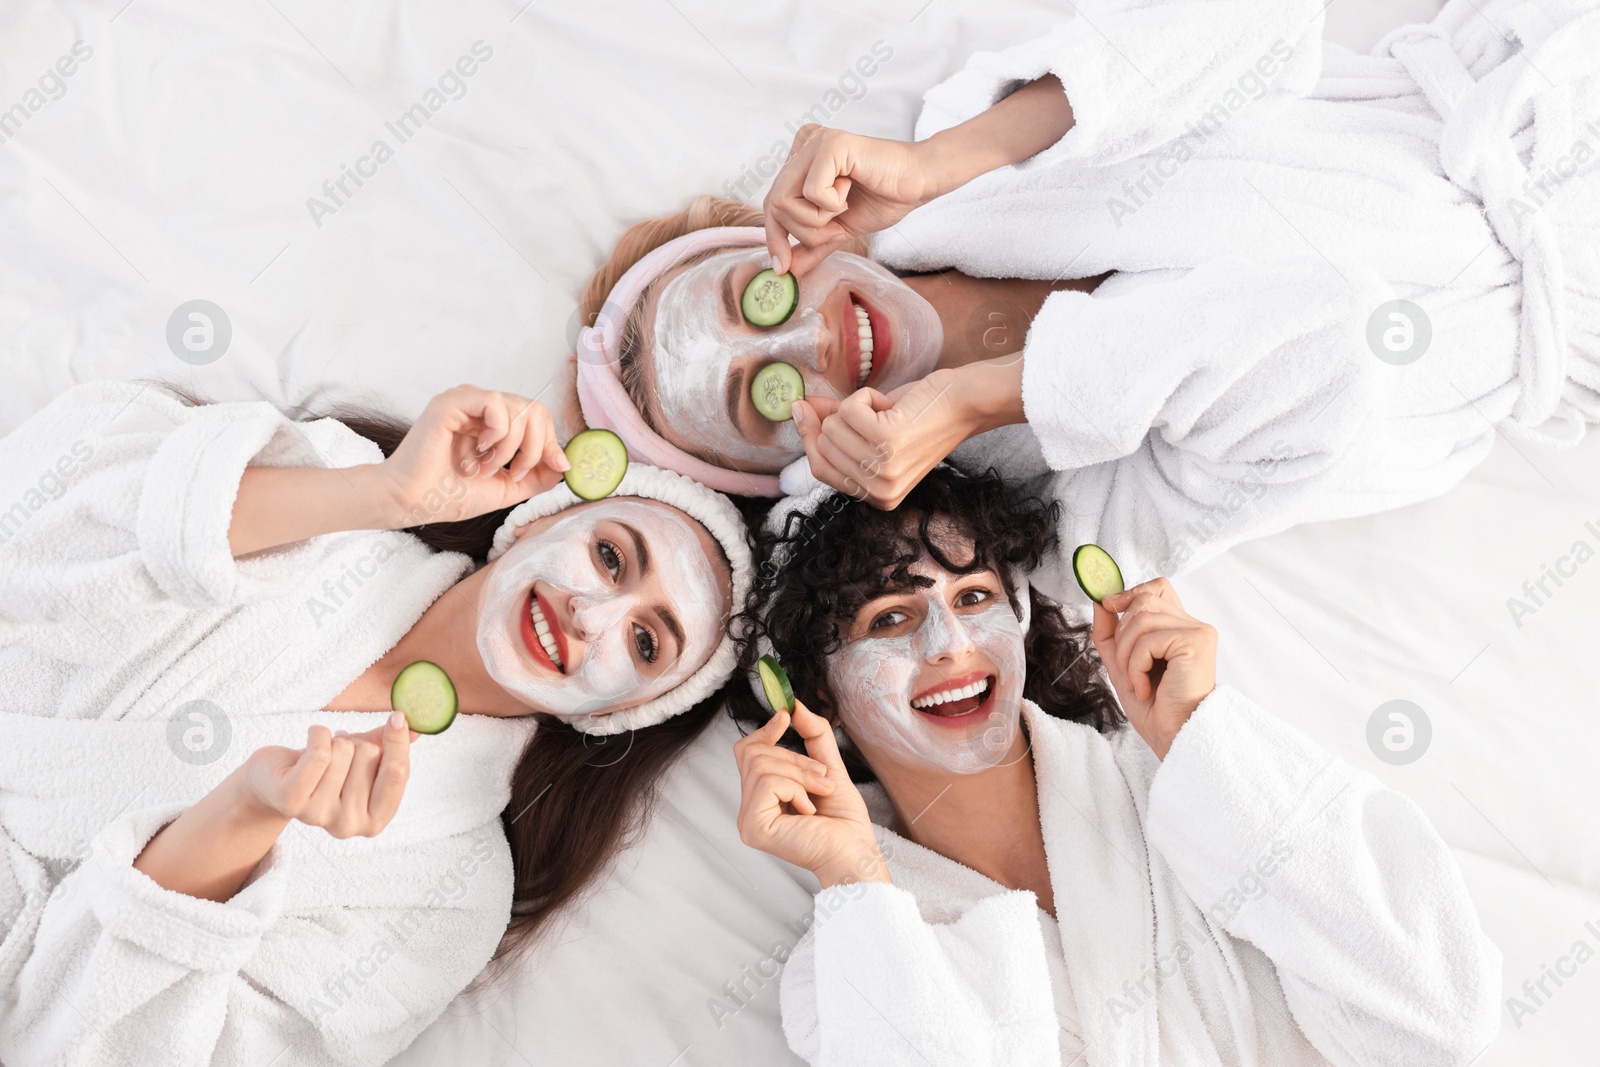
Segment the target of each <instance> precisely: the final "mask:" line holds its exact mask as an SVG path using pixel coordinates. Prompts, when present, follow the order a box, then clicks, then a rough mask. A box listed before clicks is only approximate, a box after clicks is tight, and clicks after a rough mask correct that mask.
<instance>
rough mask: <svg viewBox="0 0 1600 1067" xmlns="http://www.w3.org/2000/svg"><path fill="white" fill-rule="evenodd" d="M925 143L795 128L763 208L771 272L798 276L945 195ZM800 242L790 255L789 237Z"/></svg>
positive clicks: (811, 128)
mask: <svg viewBox="0 0 1600 1067" xmlns="http://www.w3.org/2000/svg"><path fill="white" fill-rule="evenodd" d="M929 163H930V161H929V158H928V142H926V141H912V142H907V141H888V140H882V139H880V138H877V137H863V136H862V135H861V134H857V133H847V132H845V131H844V130H833V129H827V128H825V127H822V126H817V125H806V126H802V127H800V131H799V132H798V133H796V134H795V136H794V144H793V145H792V146H791V147H790V148H789V158H788V160H787V161H786V162H785V163H784V165H783V169H782V170H780V171H778V176H777V177H776V178H774V179H773V180H772V188H771V189H769V190H768V191H767V198H766V201H765V202H764V203H763V204H762V205H761V210H762V213H763V214H764V215H765V216H766V227H767V250H768V251H770V252H771V253H772V258H773V261H774V266H773V268H772V269H773V270H775V271H777V272H778V273H779V274H782V273H784V272H785V271H792V272H793V273H794V274H796V275H801V274H804V273H805V272H806V271H808V270H810V269H811V268H812V267H814V266H816V265H817V264H818V263H820V262H822V260H823V259H825V258H826V257H827V256H828V254H829V253H831V252H833V251H834V250H835V249H837V248H838V247H839V246H840V245H842V244H844V243H845V242H846V241H849V240H851V239H852V238H855V237H862V236H865V235H866V234H869V233H876V232H878V231H879V230H883V229H887V228H889V227H890V226H893V225H894V224H895V223H897V222H899V221H900V220H901V219H903V218H905V217H906V215H907V214H909V213H910V212H911V210H912V209H913V208H917V207H920V206H921V205H923V204H926V203H927V202H928V201H929V200H932V199H933V198H934V197H935V196H938V195H939V194H940V193H941V192H943V189H942V187H941V183H940V179H939V177H938V175H936V174H934V173H933V172H932V171H931V169H930V166H929ZM790 237H794V238H795V240H797V241H799V242H800V245H799V247H797V248H793V249H791V248H790V246H789V238H790Z"/></svg>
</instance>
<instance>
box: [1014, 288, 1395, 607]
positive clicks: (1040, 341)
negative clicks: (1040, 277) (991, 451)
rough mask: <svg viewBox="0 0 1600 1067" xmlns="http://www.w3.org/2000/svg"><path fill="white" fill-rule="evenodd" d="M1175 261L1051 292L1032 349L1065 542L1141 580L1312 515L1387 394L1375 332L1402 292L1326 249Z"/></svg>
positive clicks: (1029, 356) (1029, 388)
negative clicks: (1093, 546) (1374, 314)
mask: <svg viewBox="0 0 1600 1067" xmlns="http://www.w3.org/2000/svg"><path fill="white" fill-rule="evenodd" d="M1170 274H1171V277H1163V278H1160V279H1158V280H1154V281H1150V280H1146V281H1144V282H1143V283H1142V284H1139V285H1137V286H1129V287H1122V288H1120V289H1119V294H1118V295H1114V296H1097V295H1094V294H1089V293H1083V292H1078V291H1066V292H1058V293H1054V294H1052V295H1051V296H1050V297H1049V298H1048V299H1047V300H1046V301H1045V303H1044V306H1043V308H1042V309H1041V310H1040V313H1039V315H1038V316H1037V317H1036V318H1035V320H1034V322H1033V325H1032V327H1031V328H1030V330H1029V333H1028V337H1027V341H1026V345H1025V348H1024V352H1023V361H1024V362H1023V374H1022V398H1023V408H1024V411H1025V414H1026V416H1027V422H1028V426H1029V428H1030V429H1031V430H1032V431H1033V434H1034V436H1035V437H1036V438H1037V440H1038V443H1039V447H1040V450H1041V452H1042V454H1043V457H1044V460H1045V461H1046V462H1047V463H1048V464H1049V466H1050V467H1051V468H1053V469H1054V470H1055V471H1056V472H1058V474H1057V475H1056V476H1054V479H1053V484H1052V487H1051V492H1052V494H1053V495H1054V496H1055V497H1056V498H1057V499H1059V500H1061V501H1062V503H1063V505H1064V507H1065V514H1064V524H1065V526H1066V529H1064V531H1063V534H1064V540H1063V544H1077V543H1079V542H1081V541H1095V542H1096V543H1099V544H1101V545H1103V546H1104V547H1105V548H1106V549H1107V550H1108V551H1110V552H1111V553H1112V554H1113V555H1114V556H1116V557H1117V558H1118V559H1119V560H1123V561H1124V562H1125V564H1127V565H1128V568H1131V569H1128V573H1129V574H1130V579H1131V578H1133V577H1134V576H1147V575H1148V574H1149V573H1160V574H1169V575H1170V574H1175V573H1178V572H1180V571H1183V570H1185V569H1188V568H1189V567H1191V566H1193V565H1195V564H1197V563H1198V562H1199V561H1200V560H1201V559H1204V558H1206V557H1208V556H1209V555H1213V554H1215V553H1216V552H1219V551H1221V550H1222V549H1224V548H1226V547H1227V546H1228V545H1230V544H1233V543H1236V542H1238V541H1240V540H1244V539H1246V538H1248V537H1253V536H1261V535H1264V534H1267V533H1272V532H1275V531H1277V530H1280V529H1284V528H1286V527H1288V526H1290V525H1293V524H1295V523H1297V522H1302V521H1306V520H1308V519H1311V518H1315V517H1316V514H1315V511H1314V509H1315V508H1316V507H1317V506H1319V498H1318V495H1317V491H1318V490H1319V488H1320V487H1319V484H1318V479H1319V477H1320V476H1322V475H1324V474H1326V473H1327V472H1328V471H1329V470H1330V469H1331V468H1333V467H1334V466H1335V464H1336V463H1337V462H1338V461H1339V460H1340V459H1341V458H1342V457H1343V456H1344V455H1345V454H1346V452H1347V451H1348V450H1349V449H1350V447H1351V446H1352V444H1353V443H1354V442H1356V440H1357V436H1358V434H1359V433H1361V431H1362V429H1363V427H1364V426H1365V425H1366V423H1367V422H1368V420H1369V419H1371V418H1373V417H1374V416H1376V415H1377V414H1378V413H1379V412H1380V411H1381V410H1382V408H1383V406H1384V404H1385V403H1386V399H1385V397H1384V394H1383V392H1382V386H1383V381H1384V379H1383V371H1384V370H1385V369H1386V368H1385V367H1384V366H1383V365H1381V364H1380V363H1379V361H1378V360H1377V359H1375V358H1374V357H1373V355H1372V353H1371V351H1370V350H1369V349H1368V347H1367V343H1366V337H1365V330H1366V322H1367V318H1368V316H1369V314H1370V311H1371V309H1372V308H1374V307H1377V306H1378V305H1379V304H1381V303H1382V302H1383V301H1384V300H1386V299H1389V297H1390V291H1389V289H1388V287H1387V286H1386V285H1384V284H1383V283H1382V282H1381V281H1380V280H1379V279H1377V278H1376V276H1373V275H1363V274H1356V275H1353V276H1352V279H1351V280H1350V281H1345V280H1344V279H1342V278H1341V277H1340V275H1339V274H1338V273H1336V272H1335V271H1334V270H1332V269H1331V268H1330V267H1329V266H1328V265H1327V264H1326V263H1324V262H1323V261H1322V260H1320V259H1317V258H1314V257H1306V258H1294V259H1289V260H1282V261H1277V262H1258V261H1255V260H1248V259H1244V258H1241V257H1224V258H1219V259H1216V260H1212V261H1209V262H1207V263H1205V264H1203V265H1202V266H1200V267H1196V268H1195V269H1193V270H1191V271H1187V272H1170ZM1003 469H1004V468H1003ZM1320 503H1324V504H1325V503H1326V501H1320ZM1125 557H1126V558H1125Z"/></svg>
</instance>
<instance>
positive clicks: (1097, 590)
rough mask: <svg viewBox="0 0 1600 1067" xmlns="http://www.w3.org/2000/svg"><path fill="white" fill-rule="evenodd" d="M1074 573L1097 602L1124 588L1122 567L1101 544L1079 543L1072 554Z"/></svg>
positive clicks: (1079, 582) (1090, 596)
mask: <svg viewBox="0 0 1600 1067" xmlns="http://www.w3.org/2000/svg"><path fill="white" fill-rule="evenodd" d="M1072 573H1073V575H1074V576H1075V577H1076V578H1077V579H1078V584H1079V585H1080V586H1082V587H1083V591H1084V592H1085V593H1088V594H1089V599H1090V600H1092V601H1094V602H1095V603H1096V604H1098V603H1100V601H1102V600H1104V599H1105V598H1106V597H1108V596H1110V595H1111V594H1112V593H1120V592H1122V590H1123V588H1124V587H1123V584H1122V568H1120V567H1118V566H1117V561H1116V560H1114V559H1112V558H1111V553H1109V552H1107V551H1106V550H1105V549H1103V548H1101V547H1100V546H1099V545H1079V546H1078V550H1077V551H1076V552H1074V553H1073V554H1072Z"/></svg>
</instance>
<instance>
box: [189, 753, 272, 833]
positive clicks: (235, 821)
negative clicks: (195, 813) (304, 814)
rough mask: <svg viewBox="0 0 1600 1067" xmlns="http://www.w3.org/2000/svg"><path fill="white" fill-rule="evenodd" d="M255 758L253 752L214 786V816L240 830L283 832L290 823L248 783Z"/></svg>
mask: <svg viewBox="0 0 1600 1067" xmlns="http://www.w3.org/2000/svg"><path fill="white" fill-rule="evenodd" d="M255 759H256V754H255V753H252V754H251V755H250V758H249V759H247V760H245V762H244V763H243V765H241V766H240V767H239V769H238V770H236V771H234V772H233V773H232V774H230V775H228V777H226V778H224V779H223V780H222V783H221V784H220V785H218V786H217V788H216V790H215V792H214V793H213V794H212V795H213V796H215V797H216V798H217V800H218V801H220V803H218V805H217V815H218V817H219V818H221V819H222V820H224V821H225V822H227V823H228V824H229V825H230V826H231V827H233V828H234V829H236V830H239V831H247V832H248V831H253V832H274V833H282V832H283V830H284V829H285V828H286V827H287V826H288V825H289V823H290V822H291V821H293V820H291V819H290V818H289V817H288V816H287V815H285V814H283V812H281V811H279V810H278V809H277V808H276V807H274V806H273V805H272V804H270V803H268V802H267V799H266V798H265V797H264V796H262V795H261V791H260V790H259V789H257V788H256V787H255V785H254V784H253V782H252V781H251V776H252V771H253V769H254V768H253V767H252V764H253V763H254V761H255ZM197 806H198V805H197Z"/></svg>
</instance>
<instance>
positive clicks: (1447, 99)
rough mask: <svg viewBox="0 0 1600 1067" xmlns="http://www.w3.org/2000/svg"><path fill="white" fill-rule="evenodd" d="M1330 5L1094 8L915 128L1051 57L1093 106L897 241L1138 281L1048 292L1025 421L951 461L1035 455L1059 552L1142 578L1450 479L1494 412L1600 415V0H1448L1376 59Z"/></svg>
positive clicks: (960, 80) (904, 225) (962, 90)
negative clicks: (1410, 350)
mask: <svg viewBox="0 0 1600 1067" xmlns="http://www.w3.org/2000/svg"><path fill="white" fill-rule="evenodd" d="M1326 6H1327V5H1326V3H1325V0H1271V2H1261V0H1220V2H1219V0H1101V2H1085V3H1082V4H1080V5H1078V14H1077V15H1076V17H1074V18H1072V19H1071V21H1069V22H1067V23H1065V24H1064V25H1063V26H1061V27H1060V28H1059V29H1057V30H1056V31H1054V32H1052V33H1050V34H1048V35H1046V36H1045V37H1043V38H1041V39H1039V40H1036V41H1031V42H1028V43H1026V44H1022V45H1019V46H1018V47H1015V48H1012V49H1010V50H1008V51H1004V52H999V53H978V54H977V55H975V56H973V57H972V58H971V60H970V61H969V62H968V63H967V65H966V67H965V69H963V70H962V71H960V72H959V73H957V74H956V75H954V76H953V77H951V78H950V79H948V80H947V81H945V82H944V83H942V84H940V85H938V86H935V87H934V88H933V89H931V90H930V91H929V92H928V93H927V95H926V97H925V106H924V108H923V111H922V114H921V116H920V118H919V120H918V122H917V125H916V136H917V137H918V138H925V137H928V136H930V135H931V134H933V133H935V132H937V131H938V130H940V129H944V128H947V127H949V126H952V125H954V124H956V123H959V122H961V121H963V120H965V119H967V118H970V117H972V116H973V115H976V114H978V113H980V112H981V111H983V110H984V109H985V108H987V107H989V106H991V105H992V104H993V103H994V102H995V101H996V100H997V99H998V98H999V97H1000V96H1002V95H1003V94H1004V93H1005V92H1007V91H1008V90H1009V89H1010V88H1012V87H1013V86H1015V85H1016V84H1018V83H1020V82H1022V81H1026V80H1030V79H1033V78H1037V77H1040V76H1042V75H1044V74H1046V73H1054V74H1055V75H1056V76H1057V77H1059V78H1060V79H1061V82H1062V84H1063V85H1064V86H1065V89H1066V95H1067V98H1068V100H1069V101H1070V102H1071V104H1072V108H1073V112H1074V115H1075V118H1076V124H1075V126H1074V127H1073V128H1072V129H1071V130H1069V131H1068V132H1067V134H1066V135H1065V136H1064V137H1063V138H1062V139H1061V140H1060V141H1059V142H1058V143H1057V144H1055V145H1054V146H1053V147H1051V148H1049V149H1047V150H1045V151H1044V152H1042V153H1040V154H1039V155H1038V156H1035V157H1034V158H1032V159H1030V160H1028V161H1025V162H1024V163H1022V164H1019V165H1017V166H1013V167H1005V168H1002V169H1000V170H998V171H994V172H991V173H989V174H986V175H984V176H982V177H980V178H978V179H977V180H975V181H973V182H971V183H970V184H968V185H967V186H965V187H963V188H961V189H959V190H957V191H955V192H953V193H951V194H949V195H947V196H944V197H942V198H940V199H939V200H936V201H934V202H933V203H931V204H929V205H928V206H926V207H924V208H921V209H919V210H918V211H915V212H913V213H912V214H911V215H909V216H908V217H907V218H906V219H904V220H903V221H902V222H901V223H900V224H899V225H898V226H896V227H895V228H894V229H892V230H890V231H887V232H886V233H884V234H882V235H880V236H879V238H878V239H877V241H876V242H875V246H874V255H875V256H876V257H877V258H878V259H880V260H882V261H883V262H885V263H887V264H889V265H890V266H893V267H896V268H902V269H908V270H930V269H938V268H945V267H956V268H959V269H961V270H962V271H965V272H966V273H968V274H972V275H978V276H984V277H1011V278H1016V277H1022V278H1051V279H1055V278H1062V277H1072V278H1077V277H1093V276H1096V275H1098V274H1101V273H1102V272H1105V271H1116V272H1121V273H1118V274H1115V275H1113V276H1112V277H1111V278H1110V279H1108V280H1107V281H1106V282H1104V283H1103V284H1102V285H1101V286H1100V287H1099V289H1098V290H1097V291H1095V292H1094V293H1092V294H1088V293H1083V292H1076V291H1067V292H1059V293H1055V294H1053V295H1051V296H1050V297H1049V298H1048V299H1047V300H1046V301H1045V303H1044V306H1043V308H1042V310H1041V311H1040V313H1039V315H1038V317H1037V318H1036V319H1035V321H1034V324H1033V326H1032V329H1031V331H1030V332H1029V334H1028V336H1027V338H1026V346H1025V349H1024V367H1023V386H1022V393H1023V403H1024V407H1025V409H1026V414H1027V419H1028V422H1027V426H1026V427H1006V428H1003V429H1002V430H999V431H995V432H992V433H990V434H987V435H983V436H981V437H979V438H976V439H974V440H973V441H971V442H968V444H967V445H966V446H964V447H963V448H962V449H960V450H958V451H957V453H956V459H957V460H958V461H962V460H964V461H966V462H967V463H969V464H986V463H995V464H998V465H999V466H1000V468H1001V470H1002V472H1003V473H1007V474H1010V475H1012V476H1014V477H1022V476H1037V477H1039V479H1040V481H1039V482H1038V484H1037V488H1038V489H1040V490H1041V491H1045V492H1049V493H1050V494H1052V495H1053V496H1054V497H1056V498H1057V499H1059V500H1061V501H1062V502H1063V504H1064V505H1065V510H1066V514H1065V516H1064V519H1063V526H1062V542H1063V544H1064V545H1066V546H1067V547H1068V548H1069V549H1070V548H1071V546H1074V545H1077V544H1079V543H1081V542H1084V541H1097V542H1099V543H1100V544H1102V545H1104V546H1105V547H1106V548H1108V549H1109V550H1110V551H1111V553H1112V554H1113V555H1114V556H1116V557H1117V558H1118V559H1119V560H1120V561H1122V563H1123V564H1124V567H1125V569H1126V570H1127V571H1128V572H1129V578H1130V580H1143V579H1145V578H1149V577H1151V576H1152V575H1154V574H1156V573H1161V574H1168V575H1171V574H1177V573H1181V572H1183V571H1185V570H1188V569H1191V568H1192V567H1194V566H1196V565H1198V564H1199V563H1200V562H1202V561H1203V560H1205V559H1207V558H1209V557H1211V556H1213V555H1215V554H1216V553H1218V552H1220V551H1222V550H1223V549H1225V548H1226V547H1228V546H1229V545H1231V544H1234V543H1236V542H1238V541H1240V540H1243V539H1245V538H1248V537H1255V536H1260V535H1264V534H1267V533H1271V532H1274V531H1276V530H1280V529H1283V528H1285V527H1287V526H1290V525H1293V524H1296V523H1300V522H1306V521H1311V520H1316V519H1323V518H1334V517H1342V516H1352V515H1359V514H1367V513H1372V512H1375V511H1379V510H1383V509H1388V508H1393V507H1398V506H1401V505H1404V504H1408V503H1412V502H1414V501H1417V500H1421V499H1425V498H1428V497H1432V496H1436V495H1438V494H1440V493H1442V492H1444V491H1445V490H1446V489H1447V488H1449V487H1450V486H1451V485H1453V484H1455V483H1456V482H1457V481H1459V480H1460V479H1461V478H1462V477H1463V476H1464V475H1465V473H1466V472H1467V471H1468V470H1470V469H1471V468H1472V467H1473V466H1474V465H1475V464H1477V463H1478V462H1479V461H1480V460H1481V459H1482V458H1483V456H1484V455H1485V454H1486V453H1487V452H1488V450H1489V448H1490V446H1491V445H1492V444H1493V442H1494V439H1495V434H1496V428H1497V427H1498V428H1499V429H1500V430H1502V431H1504V432H1506V433H1507V434H1508V435H1512V436H1514V437H1516V438H1518V439H1520V440H1523V441H1528V440H1533V441H1538V442H1542V443H1546V444H1553V445H1561V444H1570V443H1573V442H1575V441H1576V440H1578V439H1579V438H1580V437H1581V436H1582V434H1583V432H1584V429H1585V427H1586V425H1587V424H1588V423H1590V422H1595V421H1600V254H1597V251H1596V249H1597V247H1600V165H1597V158H1600V79H1596V78H1595V77H1594V64H1595V56H1596V55H1600V8H1597V5H1596V4H1595V3H1594V2H1593V0H1536V2H1528V3H1523V2H1518V0H1452V2H1451V3H1450V4H1448V5H1447V6H1446V8H1445V9H1444V11H1443V12H1442V13H1441V14H1440V15H1439V16H1438V17H1437V18H1436V19H1435V20H1434V21H1433V22H1432V23H1429V24H1426V25H1414V26H1407V27H1403V28H1400V29H1398V30H1396V31H1394V32H1393V33H1391V34H1390V35H1389V36H1388V37H1386V38H1385V39H1384V40H1383V41H1382V42H1381V43H1380V44H1379V45H1378V46H1377V48H1376V49H1375V50H1374V52H1373V54H1372V55H1365V56H1363V55H1356V54H1354V53H1352V52H1350V51H1349V50H1348V49H1345V48H1342V47H1340V46H1337V45H1332V44H1324V43H1323V41H1322V23H1323V17H1322V9H1323V8H1325V7H1326ZM1525 183H1527V184H1525ZM1395 299H1405V300H1409V301H1412V302H1414V303H1415V304H1416V305H1418V306H1420V307H1421V308H1422V310H1423V313H1424V314H1425V316H1426V317H1427V320H1428V322H1429V323H1430V324H1431V332H1432V340H1431V343H1430V344H1429V346H1428V347H1427V348H1426V349H1425V350H1423V354H1422V355H1421V357H1420V358H1418V359H1417V360H1416V361H1415V362H1412V363H1410V364H1409V365H1394V364H1392V363H1391V362H1386V361H1385V360H1383V359H1380V358H1378V356H1377V355H1375V350H1374V349H1373V348H1372V347H1370V345H1369V329H1372V330H1375V331H1376V333H1377V334H1379V335H1380V338H1381V335H1382V333H1383V331H1384V330H1385V329H1388V328H1391V327H1393V328H1396V329H1398V330H1399V331H1400V332H1399V333H1397V334H1395V335H1394V337H1393V338H1392V342H1393V345H1392V347H1399V348H1407V347H1409V345H1408V344H1407V342H1406V339H1405V337H1404V326H1403V325H1402V324H1400V323H1397V322H1396V321H1395V320H1391V319H1389V318H1387V315H1386V313H1385V314H1380V315H1378V318H1377V320H1376V322H1375V323H1373V321H1372V320H1373V319H1374V314H1375V313H1376V312H1378V310H1379V306H1380V305H1381V304H1384V303H1385V302H1387V301H1391V300H1395ZM995 310H997V309H994V308H980V309H979V311H978V312H977V313H975V315H974V316H973V321H972V323H971V324H970V330H969V332H970V333H971V334H972V335H973V336H977V335H978V334H980V333H981V332H982V331H983V330H985V329H988V328H991V326H992V324H993V322H994V321H997V320H994V319H992V318H991V317H990V313H991V312H993V311H995ZM1369 323H1370V324H1371V325H1369ZM1413 336H1414V338H1415V337H1416V336H1419V334H1414V335H1413ZM1411 343H1412V344H1414V343H1415V340H1413V341H1412V342H1411ZM1380 347H1382V346H1380ZM1382 350H1383V351H1385V353H1386V355H1387V354H1388V352H1389V348H1388V347H1382ZM1391 358H1395V357H1391ZM1030 431H1031V432H1030ZM1055 566H1056V567H1057V568H1059V566H1060V563H1059V561H1057V563H1056V564H1055ZM1041 579H1043V580H1042V583H1041V588H1043V589H1045V590H1046V591H1048V592H1052V593H1054V594H1056V595H1058V596H1059V595H1061V593H1062V591H1063V590H1064V589H1066V588H1068V587H1070V586H1071V585H1072V579H1071V577H1070V576H1069V575H1066V574H1064V573H1061V572H1060V571H1059V570H1057V572H1056V573H1055V574H1054V575H1048V574H1046V575H1041V576H1036V579H1035V580H1036V581H1041Z"/></svg>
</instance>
